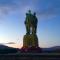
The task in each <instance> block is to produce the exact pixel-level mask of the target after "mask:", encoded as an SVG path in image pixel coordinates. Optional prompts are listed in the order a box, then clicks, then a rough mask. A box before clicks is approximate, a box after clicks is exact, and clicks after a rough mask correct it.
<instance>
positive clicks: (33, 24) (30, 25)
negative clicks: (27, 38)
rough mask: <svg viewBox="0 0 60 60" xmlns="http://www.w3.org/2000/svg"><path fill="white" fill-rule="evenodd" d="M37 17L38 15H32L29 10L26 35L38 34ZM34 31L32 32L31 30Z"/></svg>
mask: <svg viewBox="0 0 60 60" xmlns="http://www.w3.org/2000/svg"><path fill="white" fill-rule="evenodd" d="M37 22H38V20H37V17H36V13H34V14H32V13H31V11H30V10H29V12H28V13H26V20H25V26H26V34H31V33H32V34H36V29H37ZM31 29H32V30H31Z"/></svg>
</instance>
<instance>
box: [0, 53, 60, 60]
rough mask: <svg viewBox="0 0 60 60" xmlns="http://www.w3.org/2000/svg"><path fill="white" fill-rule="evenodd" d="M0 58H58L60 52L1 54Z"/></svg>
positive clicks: (21, 59) (14, 59)
mask: <svg viewBox="0 0 60 60" xmlns="http://www.w3.org/2000/svg"><path fill="white" fill-rule="evenodd" d="M0 60H60V53H16V54H1V55H0Z"/></svg>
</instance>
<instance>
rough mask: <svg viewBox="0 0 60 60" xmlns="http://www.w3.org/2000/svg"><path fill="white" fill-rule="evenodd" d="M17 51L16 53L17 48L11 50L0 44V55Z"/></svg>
mask: <svg viewBox="0 0 60 60" xmlns="http://www.w3.org/2000/svg"><path fill="white" fill-rule="evenodd" d="M17 51H18V49H17V48H12V47H8V46H5V45H2V44H0V54H6V53H16V52H17Z"/></svg>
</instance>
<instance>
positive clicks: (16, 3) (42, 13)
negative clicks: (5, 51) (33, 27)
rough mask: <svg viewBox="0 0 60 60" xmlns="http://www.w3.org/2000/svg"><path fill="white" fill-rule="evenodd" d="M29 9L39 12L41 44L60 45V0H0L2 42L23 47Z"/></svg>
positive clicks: (0, 34) (0, 36)
mask: <svg viewBox="0 0 60 60" xmlns="http://www.w3.org/2000/svg"><path fill="white" fill-rule="evenodd" d="M29 9H30V10H32V13H33V12H36V14H37V18H38V29H37V35H38V39H39V46H40V47H44V48H45V47H52V46H60V0H0V44H5V45H8V46H12V47H16V48H20V47H22V45H23V36H24V35H25V34H26V29H25V25H24V21H25V17H26V15H25V14H26V12H28V10H29Z"/></svg>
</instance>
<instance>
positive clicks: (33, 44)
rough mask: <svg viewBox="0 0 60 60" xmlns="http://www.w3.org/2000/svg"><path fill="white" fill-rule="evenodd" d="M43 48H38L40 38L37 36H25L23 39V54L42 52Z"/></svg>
mask: <svg viewBox="0 0 60 60" xmlns="http://www.w3.org/2000/svg"><path fill="white" fill-rule="evenodd" d="M41 51H42V50H41V48H40V47H39V46H38V37H37V35H33V34H30V35H24V38H23V47H22V48H21V52H35V53H36V52H41Z"/></svg>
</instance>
